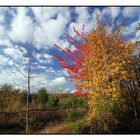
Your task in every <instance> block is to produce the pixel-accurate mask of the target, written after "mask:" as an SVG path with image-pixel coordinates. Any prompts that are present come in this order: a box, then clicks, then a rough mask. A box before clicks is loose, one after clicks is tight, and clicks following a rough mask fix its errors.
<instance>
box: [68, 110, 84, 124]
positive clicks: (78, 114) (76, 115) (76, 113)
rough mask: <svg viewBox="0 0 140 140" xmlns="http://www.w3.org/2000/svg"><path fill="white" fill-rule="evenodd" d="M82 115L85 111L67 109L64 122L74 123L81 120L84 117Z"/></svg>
mask: <svg viewBox="0 0 140 140" xmlns="http://www.w3.org/2000/svg"><path fill="white" fill-rule="evenodd" d="M84 114H85V111H84V110H83V109H77V110H73V109H69V110H68V114H67V118H66V121H68V122H72V121H76V120H78V119H81V118H82V117H83V116H84Z"/></svg>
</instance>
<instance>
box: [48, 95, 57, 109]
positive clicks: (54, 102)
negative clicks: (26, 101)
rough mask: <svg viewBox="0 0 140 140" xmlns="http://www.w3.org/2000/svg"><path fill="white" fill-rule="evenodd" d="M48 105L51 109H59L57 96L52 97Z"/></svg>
mask: <svg viewBox="0 0 140 140" xmlns="http://www.w3.org/2000/svg"><path fill="white" fill-rule="evenodd" d="M48 105H49V106H50V107H58V106H59V98H58V97H57V96H53V95H50V96H49V100H48Z"/></svg>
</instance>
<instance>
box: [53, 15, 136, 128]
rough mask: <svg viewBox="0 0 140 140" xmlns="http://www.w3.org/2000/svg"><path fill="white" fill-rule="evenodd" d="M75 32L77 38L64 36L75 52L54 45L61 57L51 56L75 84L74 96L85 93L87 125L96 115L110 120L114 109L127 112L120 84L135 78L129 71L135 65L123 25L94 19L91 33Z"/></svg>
mask: <svg viewBox="0 0 140 140" xmlns="http://www.w3.org/2000/svg"><path fill="white" fill-rule="evenodd" d="M74 32H75V33H76V37H74V38H72V37H71V36H69V35H67V37H68V42H69V43H70V44H71V45H74V46H75V50H74V51H71V50H70V49H65V50H64V49H62V48H61V47H59V46H58V45H55V46H56V47H57V48H58V49H59V51H60V52H61V55H56V54H55V53H54V56H55V57H56V59H57V60H58V62H59V63H60V65H61V66H62V68H63V69H66V70H67V72H68V74H69V76H70V80H71V81H73V82H74V84H75V87H76V89H77V91H76V94H79V93H81V94H85V93H88V99H89V100H88V106H89V108H90V111H89V115H88V117H87V121H88V123H91V122H92V121H93V120H94V119H95V116H96V119H97V118H98V116H100V117H101V118H103V117H105V116H106V117H108V118H111V117H112V116H113V115H114V114H113V112H112V111H111V110H112V109H113V108H115V109H116V111H117V110H118V111H119V112H121V111H123V112H125V111H128V108H129V107H127V103H126V98H125V97H126V90H125V89H124V88H122V87H121V86H120V83H121V82H122V81H127V80H128V79H134V78H135V77H136V75H135V73H133V72H132V71H131V70H130V69H129V68H130V67H131V66H132V64H133V63H134V58H133V54H134V44H133V43H132V42H131V41H130V40H129V39H128V38H126V37H125V36H124V32H125V26H124V24H123V22H122V24H121V25H117V24H116V22H114V23H113V24H112V26H111V27H110V25H108V24H103V23H102V22H101V21H100V20H99V18H98V16H97V18H96V27H94V28H93V29H92V31H91V32H89V33H85V32H84V26H83V28H82V32H81V33H80V32H79V31H77V30H76V29H75V28H74ZM79 38H80V39H79ZM79 40H80V41H79ZM117 113H118V112H117ZM112 118H113V119H112V124H113V123H117V119H116V118H115V117H112ZM98 119H99V118H98ZM102 120H103V119H102ZM100 121H101V120H100ZM104 122H107V120H105V121H104ZM101 123H102V126H103V122H101ZM106 126H107V124H105V125H104V127H105V128H106V130H107V129H108V128H107V127H106Z"/></svg>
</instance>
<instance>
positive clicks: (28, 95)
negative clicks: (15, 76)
mask: <svg viewBox="0 0 140 140" xmlns="http://www.w3.org/2000/svg"><path fill="white" fill-rule="evenodd" d="M30 66H31V59H30V58H29V69H28V93H27V111H26V134H28V132H29V97H30V72H31V70H30Z"/></svg>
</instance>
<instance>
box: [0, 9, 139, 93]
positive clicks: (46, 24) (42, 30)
mask: <svg viewBox="0 0 140 140" xmlns="http://www.w3.org/2000/svg"><path fill="white" fill-rule="evenodd" d="M96 13H98V15H99V16H100V18H101V19H102V20H105V21H110V22H111V21H112V20H113V19H115V18H118V19H119V20H120V21H121V20H122V19H123V18H126V19H127V31H126V32H127V33H132V34H133V36H132V39H134V40H135V39H139V38H140V31H137V30H136V26H137V25H138V23H139V22H140V14H139V13H140V8H138V7H26V8H25V7H3V8H0V85H1V84H4V83H10V84H13V85H14V86H15V87H17V88H22V89H24V88H26V86H27V80H26V78H24V76H23V75H22V74H20V73H19V72H17V70H16V68H15V66H14V64H13V60H14V62H15V63H16V64H17V65H16V67H17V68H18V69H20V71H22V73H24V74H26V70H25V69H24V68H25V66H26V62H27V57H26V53H27V49H28V43H27V42H29V40H31V37H33V44H34V47H33V48H32V49H31V50H32V51H33V56H34V60H33V68H34V69H33V74H34V75H33V76H37V77H36V78H33V79H32V82H31V83H32V85H33V86H34V85H38V87H46V88H47V89H48V90H58V89H59V88H62V89H64V90H67V91H70V92H71V91H73V90H74V87H73V83H70V82H68V81H66V78H67V77H68V74H67V72H66V71H65V70H62V69H61V67H60V66H59V64H58V63H57V61H56V60H55V58H54V57H53V56H52V55H51V54H50V50H52V49H53V48H54V44H58V45H59V46H61V47H62V48H63V49H66V48H70V49H71V50H74V46H71V45H70V44H69V43H68V42H67V40H66V34H67V33H68V34H70V35H71V36H73V35H74V32H73V27H76V28H77V29H79V30H81V28H82V25H83V24H84V25H85V30H86V31H87V32H88V31H90V30H91V29H92V27H93V26H94V24H95V18H96V16H95V14H96ZM44 73H45V74H47V76H43V75H42V74H44ZM41 84H43V85H41ZM38 87H33V89H32V91H35V90H36V89H37V88H38Z"/></svg>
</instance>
